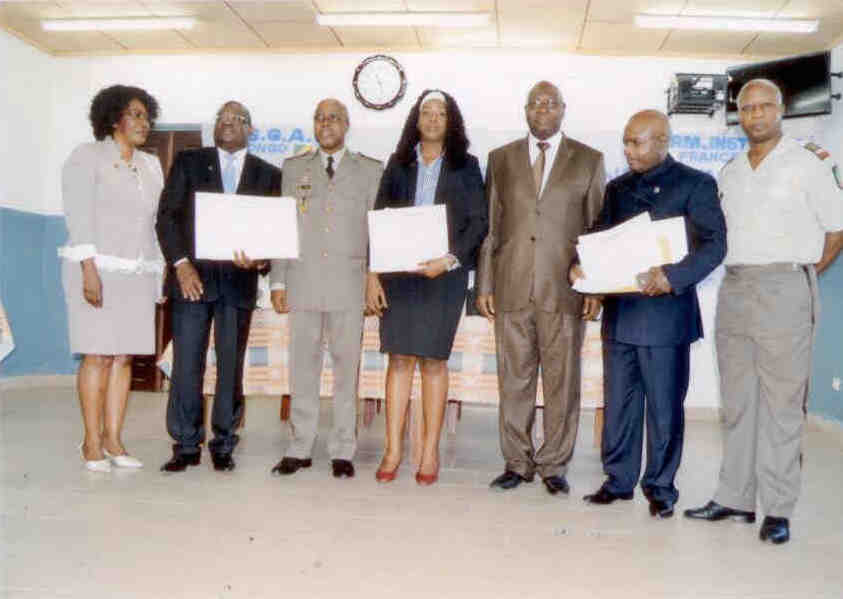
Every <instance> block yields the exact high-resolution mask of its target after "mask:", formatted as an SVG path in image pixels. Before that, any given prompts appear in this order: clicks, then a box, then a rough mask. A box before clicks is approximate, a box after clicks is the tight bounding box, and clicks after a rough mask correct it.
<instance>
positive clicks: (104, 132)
mask: <svg viewBox="0 0 843 599" xmlns="http://www.w3.org/2000/svg"><path fill="white" fill-rule="evenodd" d="M132 100H137V101H138V102H140V103H141V104H143V105H144V107H145V108H146V112H147V113H148V114H149V126H150V127H152V126H153V125H154V124H155V119H157V118H158V101H157V100H156V99H155V98H153V97H152V95H150V94H149V92H147V91H146V90H145V89H141V88H140V87H132V86H130V85H112V86H111V87H106V88H104V89H101V90H100V91H99V92H98V93H97V95H96V96H94V99H93V100H91V112H90V113H89V114H88V118H89V119H90V120H91V127H93V129H94V137H95V138H97V140H103V139H105V138H106V137H109V136H110V135H113V133H114V125H116V124H117V123H118V122H120V119H121V118H122V116H123V112H124V111H125V110H126V108H128V107H129V104H130V103H131V101H132Z"/></svg>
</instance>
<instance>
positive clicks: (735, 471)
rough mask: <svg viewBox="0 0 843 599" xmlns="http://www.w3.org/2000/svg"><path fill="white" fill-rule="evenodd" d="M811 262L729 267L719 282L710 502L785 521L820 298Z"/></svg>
mask: <svg viewBox="0 0 843 599" xmlns="http://www.w3.org/2000/svg"><path fill="white" fill-rule="evenodd" d="M816 289H817V287H816V274H815V272H814V269H813V266H808V267H803V266H800V265H793V264H771V265H765V266H730V267H727V268H726V276H725V277H724V279H723V284H722V285H721V287H720V295H719V299H718V304H717V318H716V325H715V330H716V344H717V362H718V365H719V367H720V393H721V402H722V408H723V414H724V448H723V462H722V465H721V468H720V483H719V486H718V489H717V493H716V494H715V497H714V500H715V501H717V502H718V503H720V504H721V505H725V506H728V507H732V508H735V509H739V510H747V511H755V507H756V498H757V499H758V502H759V503H760V505H761V510H762V512H763V513H764V514H765V515H767V516H774V517H780V518H789V517H790V516H791V515H792V514H793V510H794V507H795V505H796V499H797V497H798V496H799V488H800V474H801V472H800V471H801V465H800V455H801V443H802V427H803V422H804V416H805V401H806V397H807V393H808V382H809V378H810V374H811V351H812V345H813V337H814V329H815V326H816V321H817V316H818V308H819V303H818V299H817V293H816Z"/></svg>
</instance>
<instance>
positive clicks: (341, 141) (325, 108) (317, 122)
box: [313, 98, 349, 154]
mask: <svg viewBox="0 0 843 599" xmlns="http://www.w3.org/2000/svg"><path fill="white" fill-rule="evenodd" d="M348 124H349V123H348V109H347V108H346V107H345V104H343V103H342V102H340V101H339V100H337V99H335V98H325V99H324V100H322V101H321V102H319V104H317V105H316V110H315V111H314V112H313V133H314V134H315V136H316V141H317V142H319V147H320V148H322V150H323V151H325V152H327V153H328V154H333V153H334V152H338V151H340V150H341V149H342V148H344V147H345V134H346V133H347V132H348Z"/></svg>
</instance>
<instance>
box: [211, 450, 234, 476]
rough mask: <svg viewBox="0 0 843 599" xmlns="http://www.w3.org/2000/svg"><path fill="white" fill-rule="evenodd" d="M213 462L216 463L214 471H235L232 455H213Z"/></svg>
mask: <svg viewBox="0 0 843 599" xmlns="http://www.w3.org/2000/svg"><path fill="white" fill-rule="evenodd" d="M211 461H212V462H213V463H214V470H219V471H221V472H225V471H228V470H234V459H232V457H231V454H230V453H212V454H211Z"/></svg>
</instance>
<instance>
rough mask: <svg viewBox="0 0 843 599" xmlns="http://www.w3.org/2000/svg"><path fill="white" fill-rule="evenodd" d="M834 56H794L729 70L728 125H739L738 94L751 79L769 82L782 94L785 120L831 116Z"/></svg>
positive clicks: (826, 54)
mask: <svg viewBox="0 0 843 599" xmlns="http://www.w3.org/2000/svg"><path fill="white" fill-rule="evenodd" d="M830 67H831V52H818V53H816V54H805V55H803V56H793V57H790V58H783V59H781V60H773V61H770V62H756V63H753V64H744V65H739V66H735V67H729V68H728V69H726V75H727V76H728V77H729V84H728V88H727V93H726V124H727V125H736V124H737V123H738V105H737V99H738V92H739V91H740V90H741V86H743V84H744V83H746V82H747V81H750V80H751V79H758V78H763V79H770V80H771V81H773V82H774V83H776V84H777V85H778V86H779V87H780V88H781V90H782V97H783V100H784V106H785V112H784V118H786V119H787V118H793V117H800V116H812V115H817V114H831V72H830Z"/></svg>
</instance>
